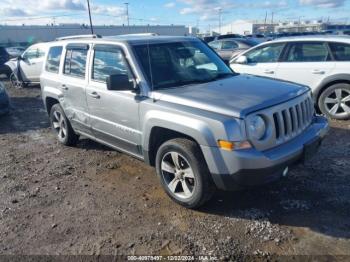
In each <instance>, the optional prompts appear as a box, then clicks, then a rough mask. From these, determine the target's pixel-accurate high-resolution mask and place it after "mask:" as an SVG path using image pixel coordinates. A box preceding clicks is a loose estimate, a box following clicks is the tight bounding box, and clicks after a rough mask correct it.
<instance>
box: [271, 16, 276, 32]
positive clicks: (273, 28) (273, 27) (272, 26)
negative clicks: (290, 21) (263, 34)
mask: <svg viewBox="0 0 350 262" xmlns="http://www.w3.org/2000/svg"><path fill="white" fill-rule="evenodd" d="M273 15H274V13H273V12H272V13H271V29H272V30H273V32H270V33H274V32H275V26H274V25H273Z"/></svg>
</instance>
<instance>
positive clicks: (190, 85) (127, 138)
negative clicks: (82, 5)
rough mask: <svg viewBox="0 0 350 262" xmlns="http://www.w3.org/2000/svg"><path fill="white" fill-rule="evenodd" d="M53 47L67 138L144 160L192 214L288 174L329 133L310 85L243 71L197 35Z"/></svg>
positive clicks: (56, 92) (57, 122)
mask: <svg viewBox="0 0 350 262" xmlns="http://www.w3.org/2000/svg"><path fill="white" fill-rule="evenodd" d="M48 45H49V49H48V50H49V51H48V52H47V54H46V59H45V60H46V62H45V64H44V68H43V73H42V75H41V79H40V82H41V89H42V97H43V101H44V104H45V107H46V109H47V112H48V114H49V117H50V122H51V126H52V129H53V131H54V132H55V134H56V135H57V138H58V140H59V141H60V142H61V143H63V144H64V145H69V146H72V145H74V144H76V143H77V141H78V139H79V136H83V137H87V138H90V139H92V140H95V141H97V142H100V143H102V144H105V145H107V146H109V147H111V148H114V149H116V150H118V151H122V152H125V153H128V154H130V155H132V156H134V157H136V158H138V159H140V160H143V161H145V162H146V163H148V164H150V165H151V166H154V167H155V169H156V172H157V175H158V177H159V180H160V183H161V185H162V187H163V188H164V190H165V192H166V193H167V194H168V195H169V196H170V198H172V199H173V200H174V201H176V202H177V203H179V204H181V205H183V206H186V207H188V208H197V207H199V206H201V205H203V204H204V203H205V202H206V201H207V200H209V199H210V197H211V196H212V194H213V192H214V191H215V189H221V190H234V189H236V188H239V187H249V186H254V185H259V184H264V183H267V182H270V181H274V180H276V179H278V178H279V177H281V176H283V175H286V174H287V173H288V168H290V166H291V165H292V164H293V163H295V162H298V161H300V160H303V161H307V160H308V159H310V157H311V156H313V155H314V154H315V153H316V151H317V149H318V147H319V145H320V143H321V141H322V139H323V138H324V136H325V135H326V133H327V131H328V129H329V126H328V122H327V120H326V119H325V118H324V117H321V116H317V115H316V114H315V110H314V105H313V100H312V97H311V92H310V89H309V88H308V87H306V86H302V85H299V84H294V83H290V82H282V81H276V80H271V79H268V78H264V77H255V76H250V75H241V74H236V73H234V72H233V71H232V70H231V69H230V68H229V67H228V66H227V65H226V64H225V63H224V62H223V60H222V59H221V58H220V57H219V56H218V55H217V54H216V53H215V52H214V51H213V50H212V49H211V48H210V47H209V46H207V45H206V44H205V43H204V42H202V41H201V40H199V39H197V38H193V37H165V36H151V35H149V36H147V35H130V36H119V37H103V38H101V37H97V36H82V37H79V36H77V37H75V38H74V37H71V38H67V39H60V40H57V41H54V42H51V43H48Z"/></svg>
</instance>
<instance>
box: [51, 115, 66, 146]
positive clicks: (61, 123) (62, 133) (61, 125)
mask: <svg viewBox="0 0 350 262" xmlns="http://www.w3.org/2000/svg"><path fill="white" fill-rule="evenodd" d="M52 126H53V128H54V129H55V131H56V133H57V136H58V138H59V139H60V140H64V139H65V138H66V136H67V124H66V121H65V119H64V117H63V116H62V114H61V113H60V112H58V111H55V112H54V113H53V119H52Z"/></svg>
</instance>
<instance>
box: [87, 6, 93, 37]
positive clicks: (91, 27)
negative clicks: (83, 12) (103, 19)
mask: <svg viewBox="0 0 350 262" xmlns="http://www.w3.org/2000/svg"><path fill="white" fill-rule="evenodd" d="M87 5H88V10H89V19H90V29H91V34H94V28H93V26H92V19H91V10H90V1H89V0H87Z"/></svg>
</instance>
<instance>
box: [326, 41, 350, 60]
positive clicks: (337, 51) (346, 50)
mask: <svg viewBox="0 0 350 262" xmlns="http://www.w3.org/2000/svg"><path fill="white" fill-rule="evenodd" d="M329 46H330V48H331V50H332V53H333V56H334V59H335V60H336V61H350V45H349V44H342V43H329Z"/></svg>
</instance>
